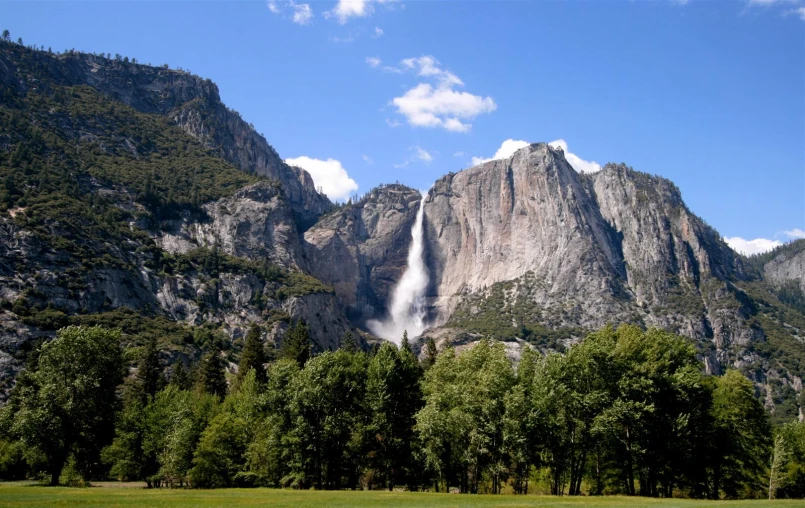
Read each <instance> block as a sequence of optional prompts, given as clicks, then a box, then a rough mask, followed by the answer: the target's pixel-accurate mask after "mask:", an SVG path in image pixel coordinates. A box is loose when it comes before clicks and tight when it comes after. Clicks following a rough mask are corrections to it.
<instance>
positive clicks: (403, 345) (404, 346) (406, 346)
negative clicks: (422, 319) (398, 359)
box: [400, 330, 411, 351]
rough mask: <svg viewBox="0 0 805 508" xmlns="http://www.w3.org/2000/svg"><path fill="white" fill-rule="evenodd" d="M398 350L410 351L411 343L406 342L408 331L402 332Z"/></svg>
mask: <svg viewBox="0 0 805 508" xmlns="http://www.w3.org/2000/svg"><path fill="white" fill-rule="evenodd" d="M400 349H404V350H406V351H411V341H409V340H408V330H405V331H403V337H402V342H400Z"/></svg>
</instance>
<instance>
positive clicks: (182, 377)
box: [170, 360, 193, 390]
mask: <svg viewBox="0 0 805 508" xmlns="http://www.w3.org/2000/svg"><path fill="white" fill-rule="evenodd" d="M170 384H171V386H175V387H176V388H178V389H179V390H189V389H190V388H192V387H193V380H192V379H191V376H190V373H189V372H188V371H187V369H186V368H185V366H184V362H182V361H181V360H179V361H177V362H176V363H174V364H173V371H172V372H171V378H170Z"/></svg>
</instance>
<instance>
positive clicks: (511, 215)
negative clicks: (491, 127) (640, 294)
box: [425, 144, 629, 326]
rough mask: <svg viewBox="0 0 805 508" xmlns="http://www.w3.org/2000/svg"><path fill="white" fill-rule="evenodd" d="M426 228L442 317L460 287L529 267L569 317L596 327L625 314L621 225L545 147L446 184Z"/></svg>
mask: <svg viewBox="0 0 805 508" xmlns="http://www.w3.org/2000/svg"><path fill="white" fill-rule="evenodd" d="M425 224H426V235H425V236H426V242H427V252H428V266H429V268H430V269H431V274H432V290H431V295H432V296H433V297H434V303H435V307H436V309H437V314H438V320H439V321H443V320H444V319H446V317H448V316H449V314H450V313H451V312H452V309H453V308H454V307H455V305H456V303H457V300H460V299H461V296H460V295H461V294H462V293H466V292H470V293H472V292H475V291H478V290H480V289H482V288H484V287H485V286H489V285H492V284H494V283H496V282H499V281H505V280H511V279H515V278H517V277H520V276H522V275H524V274H525V273H526V272H533V273H534V274H535V275H536V278H537V279H538V280H541V281H544V283H545V286H544V290H543V291H542V292H540V294H539V295H537V296H536V298H537V299H538V300H539V301H541V302H543V303H545V304H546V305H548V304H556V305H558V306H562V307H564V308H565V309H566V310H567V314H568V316H567V317H566V319H574V318H571V317H570V315H577V316H578V319H579V320H580V321H581V324H584V325H586V326H596V325H597V324H598V323H600V322H601V321H602V319H605V316H606V317H607V318H609V319H611V318H613V317H615V316H618V315H622V314H623V313H624V312H626V310H627V307H626V305H625V304H624V303H623V301H624V300H625V299H628V298H629V295H628V294H627V292H626V291H625V288H624V287H623V284H622V283H621V280H620V279H621V278H622V274H623V273H624V271H623V261H622V257H621V253H620V250H619V249H618V246H617V244H616V238H615V236H614V234H613V231H612V229H611V227H610V226H609V224H607V223H606V221H604V219H603V218H602V217H601V214H600V212H599V210H598V208H597V206H596V204H595V202H594V200H593V198H591V197H590V196H589V195H588V194H587V192H586V191H585V188H584V186H583V184H582V182H581V180H580V178H579V177H578V174H577V173H576V172H575V171H574V170H573V169H572V168H571V167H570V165H569V164H568V163H567V161H565V159H564V157H563V156H562V155H561V154H560V153H558V152H556V151H555V150H553V149H552V148H550V147H549V146H547V145H545V144H538V145H531V146H529V147H527V148H524V149H521V150H519V151H517V152H516V153H515V154H514V155H513V156H512V157H510V158H509V159H505V160H495V161H490V162H487V163H485V164H482V165H480V166H476V167H474V168H471V169H468V170H466V171H462V172H460V173H457V174H451V175H448V176H446V177H444V178H442V179H440V180H438V181H437V182H436V184H435V185H434V186H433V188H432V189H431V191H430V194H429V197H428V198H427V200H426V203H425ZM582 305H583V306H584V309H583V312H582Z"/></svg>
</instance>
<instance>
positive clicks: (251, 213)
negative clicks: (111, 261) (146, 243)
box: [155, 182, 304, 269]
mask: <svg viewBox="0 0 805 508" xmlns="http://www.w3.org/2000/svg"><path fill="white" fill-rule="evenodd" d="M202 208H203V210H204V212H205V214H206V217H204V218H203V219H201V220H200V219H199V218H198V217H194V216H193V215H192V214H190V213H184V214H183V216H182V218H181V219H179V220H172V221H165V222H164V223H163V224H162V228H161V230H160V232H159V234H157V235H155V240H156V242H157V244H158V245H159V246H160V247H161V248H162V249H164V250H165V251H167V252H170V253H172V254H175V253H180V254H185V253H187V252H189V251H191V250H193V249H197V248H199V247H207V248H212V247H217V248H219V249H221V250H222V251H224V252H226V253H227V254H230V255H232V256H237V257H243V258H247V259H251V260H253V261H261V260H267V261H270V262H271V263H274V264H276V265H279V266H281V267H284V268H291V269H301V268H303V267H304V261H303V255H304V254H303V249H302V245H301V242H300V240H299V232H298V230H297V226H296V221H295V220H294V214H293V210H291V208H290V207H289V206H288V204H287V201H286V200H285V198H284V196H283V195H282V192H281V191H280V190H279V189H278V187H277V186H276V185H274V184H272V183H269V182H260V183H256V184H254V185H251V186H248V187H244V188H242V189H240V190H238V191H237V192H235V194H234V195H232V196H231V197H227V198H222V199H219V200H217V201H213V202H212V203H207V204H206V205H203V207H202Z"/></svg>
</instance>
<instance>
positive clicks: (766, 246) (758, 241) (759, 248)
mask: <svg viewBox="0 0 805 508" xmlns="http://www.w3.org/2000/svg"><path fill="white" fill-rule="evenodd" d="M724 241H726V242H727V245H729V246H730V247H732V250H734V251H736V252H739V253H741V254H743V255H744V256H752V255H753V254H762V253H763V252H767V251H770V250H772V249H773V248H775V247H779V246H780V245H782V242H778V241H777V240H769V239H767V238H755V239H754V240H746V239H744V238H741V237H740V236H733V237H731V238H724Z"/></svg>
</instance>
